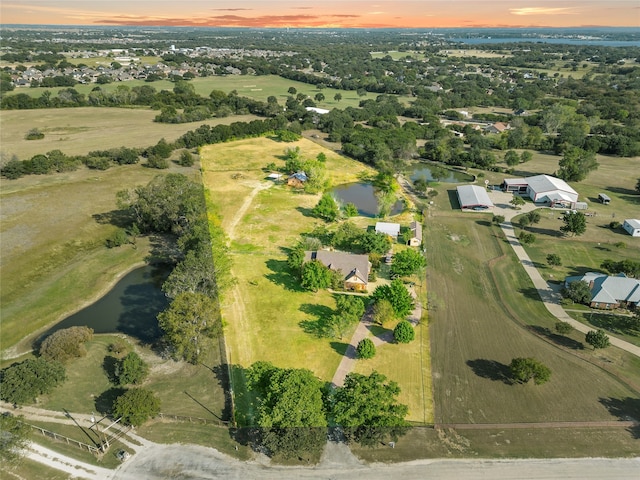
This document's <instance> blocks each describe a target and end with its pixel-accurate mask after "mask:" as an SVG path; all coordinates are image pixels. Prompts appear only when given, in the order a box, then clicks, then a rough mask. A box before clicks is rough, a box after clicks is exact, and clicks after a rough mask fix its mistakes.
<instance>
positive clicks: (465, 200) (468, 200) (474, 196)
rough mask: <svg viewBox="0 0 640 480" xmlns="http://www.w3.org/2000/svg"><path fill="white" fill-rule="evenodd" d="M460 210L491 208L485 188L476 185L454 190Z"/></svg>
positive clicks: (491, 204)
mask: <svg viewBox="0 0 640 480" xmlns="http://www.w3.org/2000/svg"><path fill="white" fill-rule="evenodd" d="M456 190H457V193H458V201H459V202H460V208H461V209H462V210H487V209H489V208H491V207H493V202H492V201H491V199H490V198H489V194H488V193H487V190H486V188H484V187H479V186H477V185H462V186H460V187H457V188H456Z"/></svg>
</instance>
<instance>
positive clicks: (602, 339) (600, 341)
mask: <svg viewBox="0 0 640 480" xmlns="http://www.w3.org/2000/svg"><path fill="white" fill-rule="evenodd" d="M585 340H586V341H587V343H588V344H589V345H591V346H592V347H593V349H594V350H595V349H596V348H607V347H608V346H609V345H611V341H610V340H609V337H608V336H607V334H606V333H604V331H602V330H599V329H598V330H591V331H589V332H587V335H586V337H585Z"/></svg>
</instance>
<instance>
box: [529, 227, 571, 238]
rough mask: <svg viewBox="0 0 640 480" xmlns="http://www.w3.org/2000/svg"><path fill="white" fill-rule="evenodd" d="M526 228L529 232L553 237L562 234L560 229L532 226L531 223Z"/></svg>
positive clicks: (558, 236)
mask: <svg viewBox="0 0 640 480" xmlns="http://www.w3.org/2000/svg"><path fill="white" fill-rule="evenodd" d="M527 230H528V231H529V232H530V233H534V234H536V235H548V236H550V237H554V238H560V237H562V236H563V235H564V234H563V233H562V232H561V231H560V230H551V229H549V228H540V227H534V226H531V225H529V226H528V227H527Z"/></svg>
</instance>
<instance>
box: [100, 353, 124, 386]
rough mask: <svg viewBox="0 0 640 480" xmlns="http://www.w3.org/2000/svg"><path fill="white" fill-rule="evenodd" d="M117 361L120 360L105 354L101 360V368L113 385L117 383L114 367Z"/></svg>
mask: <svg viewBox="0 0 640 480" xmlns="http://www.w3.org/2000/svg"><path fill="white" fill-rule="evenodd" d="M118 363H120V361H119V360H118V359H117V358H116V357H114V356H112V355H107V356H106V357H104V360H103V361H102V368H103V369H104V371H105V373H106V374H107V378H108V379H109V381H110V382H111V383H113V384H114V385H117V384H118V377H117V376H116V368H117V366H118Z"/></svg>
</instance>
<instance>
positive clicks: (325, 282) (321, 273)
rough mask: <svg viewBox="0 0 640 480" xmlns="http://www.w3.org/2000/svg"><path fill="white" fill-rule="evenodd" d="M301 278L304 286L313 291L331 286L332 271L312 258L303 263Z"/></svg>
mask: <svg viewBox="0 0 640 480" xmlns="http://www.w3.org/2000/svg"><path fill="white" fill-rule="evenodd" d="M301 278H302V282H301V284H302V287H303V288H305V289H307V290H311V291H312V292H317V291H318V290H320V289H323V288H329V287H330V286H331V280H332V277H331V271H330V270H329V269H328V268H327V267H326V266H324V265H323V264H322V262H319V261H318V260H311V261H310V262H306V263H304V264H303V265H302V274H301Z"/></svg>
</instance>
